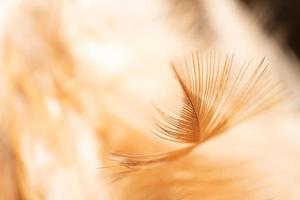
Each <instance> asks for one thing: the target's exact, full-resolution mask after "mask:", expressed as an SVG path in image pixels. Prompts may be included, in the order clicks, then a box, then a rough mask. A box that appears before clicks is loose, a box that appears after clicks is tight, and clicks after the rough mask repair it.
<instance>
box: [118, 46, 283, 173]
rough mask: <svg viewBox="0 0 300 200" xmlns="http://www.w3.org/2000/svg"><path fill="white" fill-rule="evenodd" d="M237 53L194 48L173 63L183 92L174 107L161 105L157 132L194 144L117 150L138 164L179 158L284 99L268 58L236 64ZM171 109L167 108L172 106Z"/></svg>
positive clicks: (126, 161)
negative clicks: (154, 150)
mask: <svg viewBox="0 0 300 200" xmlns="http://www.w3.org/2000/svg"><path fill="white" fill-rule="evenodd" d="M233 58H234V56H233V55H232V56H222V55H221V54H217V53H210V54H207V55H204V54H201V53H200V52H192V53H190V54H189V55H186V56H185V57H184V58H183V59H179V60H176V61H172V62H171V64H170V66H171V70H172V72H173V73H174V76H175V78H176V80H177V83H178V85H179V88H178V89H179V90H180V93H181V97H180V98H178V99H176V98H173V97H171V98H170V104H172V105H175V106H173V107H174V108H173V109H170V108H168V109H166V108H164V107H159V106H157V107H156V111H157V112H156V113H157V118H156V119H155V120H154V123H153V124H154V125H153V127H154V130H155V131H154V133H155V134H156V135H158V136H159V137H161V138H163V139H166V140H170V141H175V142H180V143H188V144H190V145H189V146H187V147H185V148H182V149H179V150H174V151H170V152H166V153H162V154H158V155H151V156H144V155H139V156H137V155H128V154H122V153H116V154H114V155H115V156H116V157H115V158H116V159H117V160H118V161H119V162H120V163H121V165H123V166H126V167H129V168H132V167H141V166H145V165H149V164H154V163H160V162H166V161H170V160H175V159H177V158H180V157H181V156H183V155H185V154H187V153H188V152H190V151H191V150H192V149H194V147H196V146H198V145H199V144H202V143H204V142H206V141H208V140H209V139H211V138H214V137H216V136H218V135H220V134H222V133H224V132H225V131H226V130H227V129H228V128H230V127H232V126H234V125H235V124H237V123H239V122H241V121H243V120H245V119H248V118H250V117H251V116H253V115H256V114H258V113H261V112H263V111H265V110H266V109H268V108H270V107H272V106H273V105H275V104H276V103H278V102H280V100H282V98H283V93H282V91H283V90H282V87H281V86H280V84H279V82H278V81H275V80H274V79H273V78H272V77H271V75H270V69H269V67H268V65H266V64H264V59H263V60H262V61H261V62H260V63H259V64H258V65H257V66H252V64H251V62H249V63H246V64H244V65H243V66H242V67H239V68H235V67H234V63H233V60H234V59H233ZM166 110H167V111H166Z"/></svg>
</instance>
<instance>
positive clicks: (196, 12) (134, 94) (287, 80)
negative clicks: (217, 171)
mask: <svg viewBox="0 0 300 200" xmlns="http://www.w3.org/2000/svg"><path fill="white" fill-rule="evenodd" d="M260 19H261V18H257V17H256V15H255V14H254V12H251V11H250V10H248V9H247V8H246V7H245V5H243V4H242V3H241V2H237V1H234V0H186V1H183V0H182V1H180V0H165V1H162V0H148V1H139V0H126V1H124V0H1V1H0V102H1V104H0V114H1V115H0V125H1V126H0V165H1V167H2V168H1V171H0V199H1V200H2V199H3V200H10V199H29V200H31V199H33V200H34V199H47V200H77V199H78V200H83V199H84V200H85V199H92V200H94V199H99V200H100V199H158V198H156V197H143V196H139V195H138V194H137V196H136V197H134V195H133V193H134V192H136V193H138V192H141V193H142V192H143V191H144V190H147V189H148V188H147V187H144V188H137V189H136V187H132V188H135V189H132V191H130V189H128V188H130V187H131V186H132V185H133V186H135V185H137V184H138V182H140V181H141V180H139V179H132V180H131V181H130V182H126V181H124V182H121V183H111V181H110V177H109V176H110V173H109V172H107V171H106V169H105V168H103V166H110V162H109V158H110V157H109V156H110V154H109V153H111V152H113V151H125V152H134V153H157V152H162V151H164V150H166V149H168V148H173V147H174V146H176V144H169V143H168V142H166V141H161V140H160V139H157V138H156V137H155V136H153V135H152V134H151V133H150V132H149V130H148V126H147V124H148V121H147V119H148V114H149V110H150V109H151V102H152V101H153V100H154V101H156V100H159V99H160V97H163V96H167V95H168V92H169V90H170V88H169V86H168V84H167V80H168V79H169V78H170V77H171V76H170V73H169V68H168V64H169V62H170V60H171V59H173V58H174V57H177V56H180V55H182V54H184V53H186V52H188V51H191V50H194V49H200V50H201V51H203V52H206V51H209V50H217V51H219V52H222V53H224V54H231V53H234V54H235V55H236V60H235V62H236V64H237V65H239V64H242V63H243V62H245V61H249V60H254V61H257V60H260V59H261V58H263V57H266V60H267V63H269V64H270V65H271V66H272V69H274V71H275V74H277V76H278V77H279V79H281V80H282V82H283V84H284V85H285V87H286V88H287V89H288V91H289V92H288V93H289V95H290V97H289V99H290V100H289V103H288V107H289V108H288V109H287V110H285V111H283V112H282V113H280V114H274V115H272V114H271V116H269V117H268V118H266V119H261V120H257V122H252V123H249V124H248V125H245V126H242V127H240V131H239V129H237V130H235V131H233V133H232V135H230V134H229V136H228V137H227V138H226V137H225V138H221V139H220V140H219V141H217V142H215V143H212V144H211V145H207V147H205V148H204V150H203V152H204V153H203V152H202V150H201V149H200V150H199V151H200V152H201V153H200V154H202V153H203V154H205V155H207V152H213V153H212V155H215V156H217V155H219V156H220V155H223V154H224V155H225V158H223V160H224V159H225V160H226V158H231V157H237V158H241V157H243V156H244V155H248V156H245V157H246V158H247V159H248V160H251V159H253V162H254V163H255V162H257V161H256V160H255V158H257V157H261V156H265V155H270V157H268V158H269V159H267V161H266V162H262V163H261V162H258V168H261V169H263V170H262V174H261V175H260V176H265V175H266V173H263V172H266V171H271V172H272V175H270V177H272V178H270V179H268V181H269V182H272V184H274V185H275V186H274V187H273V186H270V187H271V189H268V190H267V192H266V193H267V194H268V195H269V194H270V196H272V197H274V198H272V199H295V200H296V199H299V198H300V194H299V191H300V190H299V185H300V179H299V177H300V176H299V174H300V170H299V169H300V168H299V164H300V159H299V158H300V149H299V138H300V137H299V134H300V132H299V130H300V127H299V119H300V118H299V111H300V108H299V105H300V103H299V102H300V89H299V87H300V72H299V70H300V68H299V59H298V58H297V56H296V54H295V53H293V52H292V50H290V49H288V48H283V46H284V43H285V38H284V35H282V37H278V35H275V36H274V37H271V36H270V35H267V33H266V32H265V31H264V29H263V27H262V24H261V20H260ZM235 132H243V133H245V134H244V135H243V136H241V137H240V138H239V137H237V136H236V135H235V134H234V133H235ZM253 132H255V133H253ZM270 138H272V139H270ZM233 141H234V142H233ZM236 142H237V143H239V145H237V146H235V145H236ZM221 144H223V145H225V146H226V147H228V146H229V147H228V151H224V152H223V150H222V149H223V147H222V146H221ZM282 149H283V150H282ZM226 152H227V153H226ZM238 152H239V153H238ZM247 152H248V153H247ZM278 152H280V153H278ZM208 154H209V155H210V153H208ZM235 154H236V155H235ZM196 155H197V152H196ZM195 159H196V160H197V159H198V157H197V156H196V157H192V160H195ZM218 159H219V157H218V156H217V158H216V160H218ZM237 160H239V159H237ZM184 162H187V163H189V162H190V161H189V160H187V161H184ZM187 165H188V164H187ZM196 166H198V164H196ZM176 167H178V166H177V165H176V166H175V167H174V169H177V168H176ZM273 168H274V170H273ZM180 169H181V167H180V166H179V167H178V170H179V171H180ZM199 169H201V165H200V167H199ZM270 169H271V170H270ZM161 170H168V169H161ZM171 170H173V169H171ZM191 170H197V167H196V168H192V169H191ZM264 170H265V171H264ZM153 173H155V171H154V172H153ZM174 173H176V170H175V172H174ZM167 176H169V175H167ZM266 176H267V175H266ZM143 181H144V182H147V180H143ZM156 181H157V182H156ZM156 181H153V180H151V181H150V182H153V183H154V184H156V185H157V186H158V187H159V181H158V180H156ZM254 182H255V181H254ZM269 182H268V183H269ZM277 183H278V184H277ZM249 184H251V183H249ZM212 188H213V187H212ZM210 189H211V188H210ZM171 191H172V190H170V191H169V192H170V194H172V192H171ZM160 192H161V191H160ZM216 192H217V190H216V191H215V192H214V191H213V190H212V192H211V193H212V194H214V195H215V194H216ZM233 193H234V191H233ZM206 197H207V199H219V198H215V197H213V196H212V197H211V198H209V196H205V198H206ZM191 198H192V197H191ZM249 198H250V197H249ZM160 199H177V197H174V196H172V195H171V196H165V197H161V198H160ZM192 199H193V198H192ZM194 199H197V198H196V197H194ZM220 199H222V198H220ZM228 199H238V198H228ZM250 199H251V198H250ZM252 199H254V198H252ZM257 199H259V198H257ZM262 199H263V198H262Z"/></svg>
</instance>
